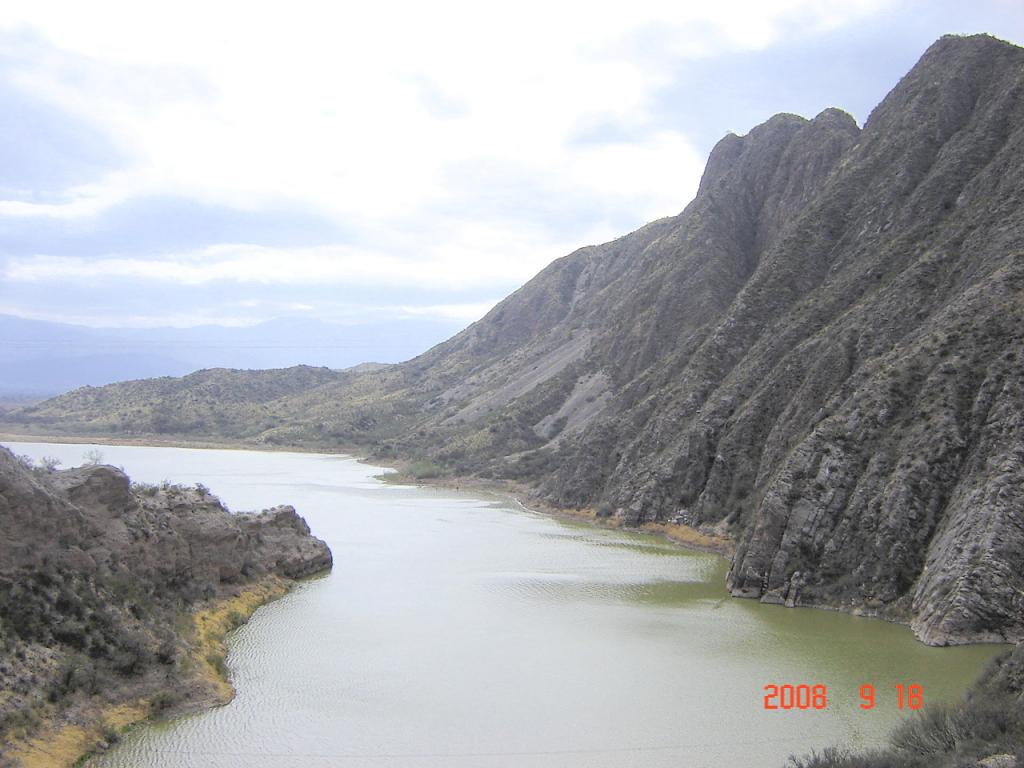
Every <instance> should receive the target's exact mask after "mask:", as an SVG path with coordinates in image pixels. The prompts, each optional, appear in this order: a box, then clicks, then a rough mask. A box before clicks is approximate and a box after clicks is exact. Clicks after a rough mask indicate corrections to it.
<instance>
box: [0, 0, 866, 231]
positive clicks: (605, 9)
mask: <svg viewBox="0 0 1024 768" xmlns="http://www.w3.org/2000/svg"><path fill="white" fill-rule="evenodd" d="M876 5H877V3H876V2H874V1H873V0H861V2H850V1H849V0H844V1H843V2H838V1H836V0H786V1H785V2H777V3H763V2H753V1H751V0H740V1H738V2H733V3H729V4H721V3H711V2H707V3H693V2H689V3H687V2H634V3H629V4H619V5H609V4H605V5H601V4H598V5H594V4H591V3H587V4H583V3H559V4H552V3H548V2H544V3H540V2H532V3H531V2H526V3H519V4H516V5H515V6H514V7H513V6H504V7H502V8H498V7H496V6H493V5H489V4H480V3H468V2H439V3H412V2H406V3H373V4H368V3H364V4H339V3H329V2H298V3H290V4H288V5H287V6H284V5H281V4H260V3H244V4H242V3H206V2H178V3H174V4H170V3H168V4H164V5H162V6H157V5H154V4H152V3H144V4H141V3H134V2H90V3H73V2H45V1H44V0H36V2H33V3H24V4H21V7H20V8H18V9H8V10H7V11H6V12H5V19H4V20H3V21H0V25H3V26H6V27H7V28H8V29H9V30H15V31H21V32H24V31H25V30H26V29H29V30H33V31H36V32H38V33H40V34H42V35H43V36H45V38H46V39H48V40H49V41H51V42H52V43H53V44H54V45H55V46H56V47H57V49H58V50H57V51H55V50H53V49H49V48H47V47H46V46H41V45H37V46H31V45H29V44H28V43H23V45H22V46H21V50H20V51H19V55H20V59H21V66H20V68H19V69H18V71H17V72H15V73H13V74H14V80H15V82H16V83H18V84H20V85H22V86H23V87H25V88H26V89H31V91H32V93H34V94H36V95H38V96H39V97H41V98H45V99H48V100H50V101H52V102H54V103H55V104H57V105H58V106H60V107H61V108H63V109H66V110H68V111H70V112H72V113H75V114H76V115H78V116H79V117H81V118H83V119H85V120H88V121H90V122H94V123H97V124H98V125H99V127H100V128H101V129H102V130H104V131H105V132H106V133H108V134H109V135H111V136H112V137H113V138H114V140H115V142H116V143H117V145H118V146H119V147H122V148H124V149H125V151H126V152H127V153H128V154H129V155H130V156H132V157H134V158H135V162H134V163H133V164H132V165H131V167H129V168H127V169H125V172H124V173H122V174H119V175H118V177H117V178H116V179H113V178H112V179H109V180H106V181H105V182H101V183H102V184H103V185H104V186H106V185H112V186H113V187H114V189H113V190H103V189H99V190H97V189H93V190H90V191H88V194H84V195H73V199H72V200H70V201H69V202H68V204H67V207H66V208H64V209H63V210H58V208H56V207H55V206H53V205H38V206H34V205H31V204H29V203H17V202H14V201H7V202H6V203H3V204H0V214H7V215H21V216H25V215H31V214H33V213H35V214H38V215H41V216H56V215H64V216H76V215H91V214H93V213H95V212H96V211H97V210H99V209H101V208H102V207H103V206H104V205H110V204H112V203H114V202H117V201H118V200H121V199H124V197H125V196H126V195H128V194H132V193H135V194H142V193H146V192H159V193H171V194H181V195H184V196H188V197H193V198H200V199H203V200H207V201H211V202H218V203H226V204H229V205H235V206H242V207H250V208H258V207H261V206H264V205H267V204H270V203H272V202H274V201H276V200H280V199H282V198H284V199H292V200H298V201H301V202H304V203H306V204H309V205H313V206H316V207H317V208H320V209H322V210H324V211H326V212H328V213H331V214H333V215H335V216H337V217H339V218H340V219H343V220H345V221H353V220H354V221H357V222H367V223H372V224H382V223H384V222H394V221H401V220H402V219H403V218H404V217H407V216H409V215H413V214H415V213H416V212H417V211H422V210H424V209H425V208H427V207H428V206H429V205H430V204H431V203H432V202H434V201H436V200H437V199H438V198H439V197H443V196H444V189H443V180H444V178H445V172H446V169H447V168H449V167H450V166H451V165H453V164H459V163H465V162H471V163H472V162H487V160H488V159H494V158H500V159H501V160H502V162H504V163H513V164H515V165H516V166H517V167H518V168H520V169H521V172H524V173H527V174H530V175H533V176H534V177H536V178H537V179H538V180H544V179H549V178H558V179H562V180H563V181H564V184H563V186H564V189H563V190H560V191H562V192H564V193H567V194H572V193H576V194H580V193H590V192H591V191H592V187H591V186H590V184H591V182H592V181H593V180H594V179H606V180H608V181H607V183H605V184H604V185H603V186H602V187H601V188H600V191H601V192H602V193H605V194H609V195H611V196H612V197H613V198H614V199H618V198H619V197H621V198H623V199H624V200H637V201H642V202H638V205H640V206H641V208H642V215H644V216H649V215H651V213H650V211H649V210H647V209H646V208H647V205H648V203H649V202H651V200H652V199H654V200H657V202H658V204H659V205H661V206H669V207H667V208H662V209H661V210H659V211H658V214H659V215H664V214H668V213H672V212H674V211H675V210H677V209H679V208H681V207H682V204H684V203H685V202H686V199H685V197H684V195H685V192H686V191H692V189H691V188H692V187H693V184H689V185H687V184H684V185H682V186H683V191H681V190H680V188H679V186H678V180H679V178H680V177H681V176H689V177H692V176H694V175H695V174H699V171H700V168H699V164H700V161H701V160H702V158H696V157H694V156H693V152H692V150H691V149H690V148H689V146H688V144H687V142H686V138H685V135H684V134H683V133H682V132H675V133H672V132H666V131H661V132H654V133H651V134H650V135H646V136H645V135H644V128H645V126H646V125H647V123H648V121H649V118H650V115H649V114H648V111H647V109H648V102H649V99H650V97H651V95H652V94H653V92H654V91H655V90H656V89H658V88H659V87H661V86H663V85H664V84H665V83H666V82H667V78H668V76H669V71H670V64H671V60H672V58H673V57H680V56H694V55H708V54H710V53H722V52H725V51H728V50H737V49H751V48H760V47H764V46H766V45H768V44H770V43H772V42H774V41H776V40H778V39H779V38H781V37H782V36H783V35H785V34H787V33H792V31H793V30H795V29H804V28H808V27H813V28H821V27H827V26H835V25H838V24H841V23H844V22H846V21H849V20H850V19H851V18H856V17H858V16H860V15H862V14H864V13H866V12H869V11H870V10H872V9H873V8H874V7H875V6H876ZM112 19H116V20H117V23H111V20H112ZM652 25H657V26H658V27H659V28H661V29H662V30H664V31H665V37H666V39H671V40H672V41H673V44H672V46H671V47H670V49H669V50H666V51H662V52H661V53H662V54H663V55H662V56H661V57H660V58H659V59H656V60H652V59H650V58H646V59H643V60H641V59H638V58H637V57H636V56H635V55H634V54H635V52H632V51H628V50H625V49H623V48H622V43H623V41H626V40H628V39H629V38H630V36H631V35H633V34H634V33H636V32H638V31H639V30H642V29H645V28H648V27H650V26H652ZM709 42H713V44H714V45H715V46H716V49H715V50H710V49H708V47H707V46H708V44H709ZM60 52H66V53H65V54H64V55H62V54H61V53H60ZM439 103H443V104H446V105H448V108H446V109H440V110H439V109H438V108H437V105H438V104H439ZM598 118H603V119H613V120H614V121H616V123H618V124H625V125H629V126H632V127H633V128H635V129H637V131H638V133H637V136H638V138H637V142H636V143H635V144H633V145H631V147H630V149H629V150H628V152H632V153H636V154H639V155H641V156H643V157H645V158H647V157H650V156H653V155H655V154H656V153H657V152H659V151H662V150H664V149H665V147H666V145H668V146H670V147H671V151H672V154H670V155H669V157H670V158H671V159H670V160H666V161H664V162H663V163H662V167H665V166H666V165H669V164H670V163H671V162H672V161H676V160H680V158H682V162H684V163H685V165H684V168H683V172H682V173H679V172H677V173H674V174H667V173H651V172H650V171H651V170H652V169H651V165H652V164H651V163H648V164H647V167H645V171H647V173H644V174H639V173H633V174H629V173H623V171H624V167H628V163H623V157H622V155H623V154H624V153H626V150H618V151H608V152H601V151H595V150H590V151H588V150H585V149H581V148H576V147H573V146H572V144H571V142H570V141H569V139H570V138H571V136H572V135H573V134H574V132H575V131H576V129H577V128H578V126H579V125H580V124H581V123H582V122H585V121H588V120H593V119H598ZM673 185H675V186H673ZM670 196H672V202H671V205H669V202H668V199H667V198H669V197H670ZM639 214H640V211H638V215H639Z"/></svg>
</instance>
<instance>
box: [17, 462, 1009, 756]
mask: <svg viewBox="0 0 1024 768" xmlns="http://www.w3.org/2000/svg"><path fill="white" fill-rule="evenodd" d="M8 445H9V447H11V448H13V449H14V451H15V452H16V453H23V454H29V455H30V456H33V457H35V458H39V457H41V456H55V457H57V458H60V459H61V460H62V462H63V465H64V466H73V465H75V464H80V463H82V457H83V454H84V453H85V452H86V451H88V450H90V449H92V448H97V450H100V451H102V453H103V455H104V460H105V461H106V462H107V463H110V464H114V465H120V466H123V467H124V468H125V469H126V470H127V471H128V472H129V473H130V474H131V475H132V477H133V478H134V479H136V480H140V481H146V482H159V481H162V480H169V481H171V482H186V483H195V482H202V483H204V484H205V485H207V486H209V487H210V488H211V489H212V490H213V492H214V493H216V494H218V495H219V496H220V498H221V499H222V500H223V501H224V502H225V503H226V504H227V505H229V506H230V507H231V508H232V509H236V510H246V509H259V508H263V507H268V506H271V505H274V504H279V503H289V504H293V505H295V507H296V508H297V509H298V510H299V512H300V514H302V515H304V516H305V518H306V519H307V521H308V522H309V524H310V526H311V527H312V529H313V532H314V533H315V534H317V535H318V536H320V537H322V538H324V539H326V540H327V542H328V543H329V544H330V546H331V549H332V550H333V551H334V559H335V567H334V572H333V573H332V574H331V575H330V576H328V577H325V578H320V579H317V580H314V581H311V582H307V583H305V584H303V585H302V586H300V587H299V588H298V589H296V590H295V591H294V592H293V593H292V594H290V595H289V596H288V597H286V598H284V599H282V600H280V601H278V602H276V603H273V604H271V605H268V606H265V607H264V608H261V609H260V610H259V611H258V612H257V613H256V615H255V616H254V617H253V619H252V621H250V622H249V623H248V624H247V625H246V626H244V627H242V628H241V629H240V630H238V631H237V632H235V633H234V635H233V636H232V638H231V642H230V654H229V656H228V666H229V667H230V669H231V675H232V677H233V680H234V683H235V686H236V688H237V690H238V696H237V698H236V699H235V700H234V701H233V702H232V703H231V704H229V705H227V706H225V707H221V708H219V709H215V710H212V711H208V712H204V713H201V714H198V715H194V716H191V717H186V718H183V719H180V720H176V721H173V722H170V723H166V724H161V725H155V726H147V727H143V728H139V729H137V730H136V731H134V732H133V733H131V734H130V735H128V736H127V737H126V738H125V739H124V741H123V742H122V743H121V744H120V745H119V746H118V747H117V748H116V749H115V750H113V751H112V752H111V753H109V754H108V755H106V756H104V757H103V758H102V759H99V760H97V761H94V763H93V765H95V766H101V767H102V768H145V767H148V766H159V767H160V768H164V767H167V768H179V767H180V768H186V767H187V768H221V767H223V768H235V767H236V766H241V765H244V766H248V767H251V768H270V767H271V766H273V767H274V768H291V767H292V766H295V767H296V768H298V767H299V766H303V767H305V766H311V767H312V768H319V767H320V766H353V767H359V766H366V767H370V766H411V767H423V768H442V767H445V768H447V767H449V766H451V767H452V768H461V767H463V766H473V767H476V766H481V767H483V768H490V767H491V766H525V767H526V768H532V767H537V768H555V767H557V768H561V767H563V766H568V767H575V766H580V767H582V766H586V767H587V768H601V767H602V766H616V767H618V766H630V767H633V766H636V767H637V768H655V767H661V766H666V767H667V766H672V767H673V768H678V767H679V766H690V767H694V766H716V767H717V766H755V767H756V766H781V765H782V764H783V763H784V762H785V759H786V757H787V755H789V754H791V753H793V752H798V753H803V752H805V751H807V750H809V749H810V748H812V747H815V748H820V747H822V746H826V745H828V744H834V743H845V744H852V745H855V746H870V745H872V744H874V743H878V742H880V741H881V740H882V739H884V736H885V734H886V733H887V731H888V730H889V729H890V727H891V726H892V725H893V724H894V723H895V722H896V721H897V720H898V718H899V717H901V714H900V712H899V711H898V710H897V708H896V695H895V689H894V686H895V685H896V684H898V683H903V684H909V683H915V684H918V685H922V686H923V687H924V691H925V697H926V699H927V700H930V701H935V700H939V699H946V700H950V699H955V698H956V697H958V696H959V695H960V694H961V693H962V691H963V690H964V689H965V688H966V686H967V685H968V684H969V683H970V682H971V681H972V680H973V679H974V677H975V676H976V675H977V674H978V672H979V671H980V670H981V668H982V667H983V665H984V663H985V662H986V661H987V660H988V659H989V658H991V657H992V656H993V655H994V654H995V653H997V652H998V651H999V650H1000V649H998V648H995V647H991V646H987V647H986V646H973V647H960V648H951V649H936V648H927V647H925V646H923V645H921V644H920V643H917V642H916V641H915V640H914V639H913V636H912V635H911V633H910V632H909V630H907V629H906V628H904V627H899V626H895V625H891V624H886V623H884V622H880V621H871V620H867V619H857V618H853V617H850V616H845V615H842V614H837V613H832V612H828V611H814V610H786V609H784V608H777V607H770V606H762V605H760V604H758V603H756V602H751V601H746V600H732V599H729V598H727V596H726V592H725V589H724V586H723V582H724V578H725V563H724V561H722V560H721V559H720V558H717V557H714V556H711V555H704V554H694V553H688V552H685V551H682V550H680V549H678V548H675V547H673V546H670V545H668V544H667V543H665V542H663V541H661V540H659V539H656V538H652V537H649V536H643V535H635V534H629V533H620V532H615V531H603V530H594V529H591V528H589V527H584V526H577V525H569V524H565V523H561V522H556V521H554V520H551V519H549V518H546V517H544V516H541V515H538V514H534V513H532V512H529V511H526V510H523V509H521V508H518V507H516V506H515V505H514V504H511V503H510V502H508V501H504V500H501V499H497V498H488V497H486V496H484V495H481V494H479V493H472V494H470V493H460V492H456V491H444V490H434V489H424V488H411V487H400V486H391V485H386V484H383V483H380V482H378V481H376V480H374V479H373V475H375V474H378V473H380V472H381V471H382V470H380V469H376V468H373V467H369V466H367V465H365V464H360V463H358V462H356V461H354V460H352V459H350V458H346V457H343V456H323V455H313V454H294V453H256V452H247V451H212V450H185V449H175V448H138V447H112V446H99V447H97V446H83V445H44V444H32V443H10V444H8ZM766 683H780V684H781V683H793V684H798V683H810V684H825V685H827V686H828V691H829V705H828V708H827V709H826V710H824V711H816V710H810V711H806V712H800V711H774V712H768V711H765V709H764V708H763V701H762V697H763V691H762V688H763V686H764V685H765V684H766ZM864 683H871V684H873V685H874V686H875V688H876V691H877V696H878V700H879V703H878V705H877V706H876V707H875V709H873V710H871V711H863V710H861V709H860V708H859V706H858V702H859V698H858V690H859V688H860V686H861V685H862V684H864Z"/></svg>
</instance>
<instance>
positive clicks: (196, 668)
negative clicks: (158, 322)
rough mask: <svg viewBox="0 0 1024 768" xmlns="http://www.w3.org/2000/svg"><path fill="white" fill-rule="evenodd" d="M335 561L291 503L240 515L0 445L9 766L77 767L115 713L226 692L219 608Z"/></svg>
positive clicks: (122, 716)
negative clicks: (52, 466)
mask: <svg viewBox="0 0 1024 768" xmlns="http://www.w3.org/2000/svg"><path fill="white" fill-rule="evenodd" d="M330 567H331V553H330V550H329V549H328V548H327V545H326V544H324V543H323V542H322V541H320V540H319V539H315V538H313V537H312V536H310V533H309V528H308V527H307V526H306V523H305V522H304V521H303V520H302V518H300V517H299V516H298V515H296V513H295V510H294V509H292V508H291V507H277V508H275V509H272V510H267V511H264V512H262V513H260V514H258V515H252V514H231V513H229V512H228V511H227V510H226V509H225V508H224V507H223V506H222V505H221V503H220V502H219V501H218V500H217V499H216V498H215V497H214V496H212V495H210V493H209V492H208V491H206V490H205V489H203V488H200V487H196V488H185V487H180V486H173V485H166V484H165V485H164V486H162V487H157V486H139V485H133V484H131V483H130V481H129V479H128V478H127V477H126V476H125V475H124V473H123V472H121V471H119V470H117V469H114V468H113V467H107V466H86V467H80V468H78V469H70V470H66V471H62V472H58V471H48V470H47V469H46V468H43V467H35V468H33V467H31V466H29V463H28V462H26V461H24V460H19V459H18V458H17V457H15V456H14V455H13V454H11V452H10V451H8V450H7V449H6V448H0V684H2V690H3V692H4V694H3V697H2V698H0V765H3V766H9V765H13V766H17V765H21V764H22V763H24V764H26V765H42V764H46V765H54V766H57V765H63V764H67V765H71V763H72V762H74V760H75V758H77V757H78V755H79V754H81V753H82V752H84V751H85V750H86V749H87V748H89V747H90V746H91V745H93V744H96V743H98V742H99V741H101V739H103V738H106V736H105V734H104V733H103V723H104V721H105V720H106V721H107V727H108V728H109V727H112V726H111V723H112V722H113V723H116V721H118V720H120V721H123V722H128V721H131V720H139V719H143V718H145V717H147V716H149V715H150V714H153V713H160V712H161V710H164V709H170V708H173V709H176V710H179V711H180V710H181V709H182V707H185V708H187V707H189V706H190V705H195V704H202V703H206V702H223V701H224V700H225V698H229V697H230V687H229V686H227V683H226V681H224V680H223V678H222V676H221V675H222V669H221V667H222V662H223V659H222V657H219V656H218V654H223V652H224V649H223V646H222V645H221V639H222V638H223V635H224V633H225V632H226V631H227V630H228V629H230V628H232V627H231V626H227V624H225V623H224V622H223V621H222V619H224V618H225V617H227V616H228V615H229V614H230V615H231V622H232V624H233V625H237V622H240V621H243V620H244V619H245V618H246V617H247V616H248V614H249V613H251V612H252V611H253V610H254V609H255V608H256V606H257V605H258V604H259V603H260V602H262V601H266V600H267V599H269V598H271V597H273V596H276V595H280V594H281V593H282V592H283V591H284V590H285V589H287V586H288V585H289V584H290V583H291V581H292V580H294V579H298V578H300V577H303V576H307V575H310V574H312V573H317V572H319V571H322V570H325V569H329V568H330ZM218 658H220V661H219V662H218ZM60 745H63V747H61V746H60ZM60 749H64V750H70V752H71V754H69V755H62V754H60ZM40 754H43V755H47V756H48V757H46V759H45V760H43V761H42V762H40V760H41V758H40ZM65 757H66V758H69V759H67V760H64V758H65Z"/></svg>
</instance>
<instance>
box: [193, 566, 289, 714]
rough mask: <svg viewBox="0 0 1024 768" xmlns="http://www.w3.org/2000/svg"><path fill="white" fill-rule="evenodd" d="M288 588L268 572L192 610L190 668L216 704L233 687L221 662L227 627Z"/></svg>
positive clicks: (223, 700)
mask: <svg viewBox="0 0 1024 768" xmlns="http://www.w3.org/2000/svg"><path fill="white" fill-rule="evenodd" d="M287 592H288V584H287V583H286V582H284V581H283V580H282V579H279V578H277V577H276V576H271V577H268V578H266V579H264V580H263V581H260V582H258V583H257V584H254V585H252V586H250V587H245V588H244V589H241V590H240V591H239V592H238V594H237V595H235V596H233V597H229V598H226V599H224V600H219V601H217V603H216V605H214V606H212V607H211V608H207V609H205V610H202V611H197V612H195V613H194V614H192V625H193V627H194V631H195V642H194V644H193V647H192V654H191V658H192V663H193V668H194V669H195V670H196V671H197V673H198V674H199V676H200V677H201V678H202V680H203V681H204V682H205V683H206V684H207V686H208V687H209V689H210V690H211V692H212V693H213V697H214V700H215V701H216V703H218V704H226V703H227V702H229V701H231V699H232V698H233V697H234V695H235V689H234V688H232V686H231V683H230V682H229V681H228V679H227V677H226V676H225V669H224V666H223V660H224V656H225V654H226V653H227V648H226V647H225V644H224V638H225V637H226V635H227V634H228V632H230V631H231V630H233V629H235V628H237V627H238V626H239V625H241V624H243V623H245V622H246V621H248V620H249V617H250V616H252V614H253V613H254V612H255V611H256V609H257V608H259V607H260V606H261V605H264V604H266V603H269V602H270V601H271V600H277V599H278V598H280V597H283V596H284V595H285V594H286V593H287Z"/></svg>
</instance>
